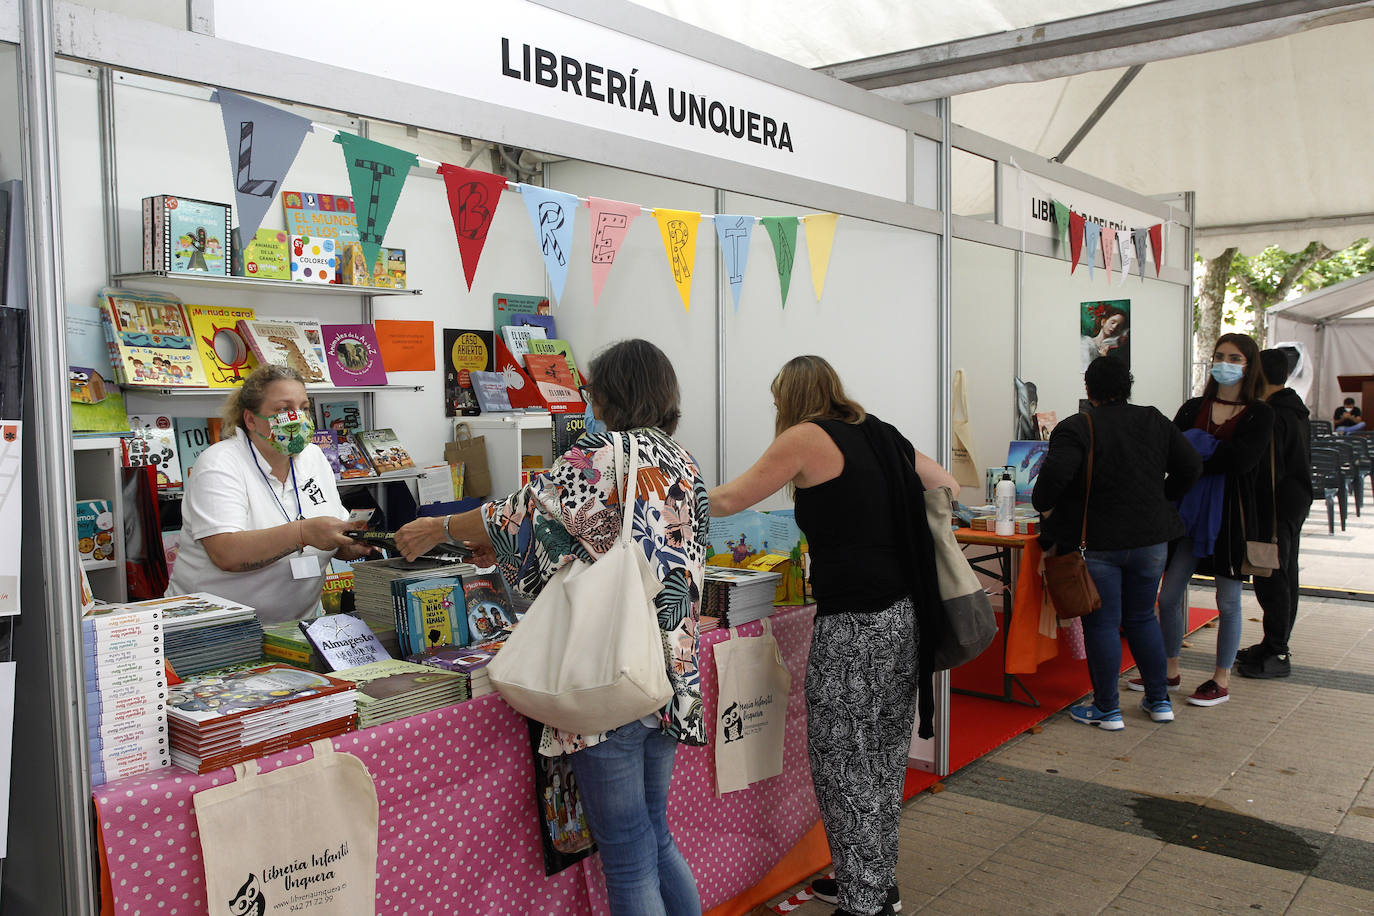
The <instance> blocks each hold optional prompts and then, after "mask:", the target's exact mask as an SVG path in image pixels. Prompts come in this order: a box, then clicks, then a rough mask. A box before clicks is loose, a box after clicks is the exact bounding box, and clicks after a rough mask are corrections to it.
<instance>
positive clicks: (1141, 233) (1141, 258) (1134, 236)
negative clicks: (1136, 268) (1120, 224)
mask: <svg viewBox="0 0 1374 916" xmlns="http://www.w3.org/2000/svg"><path fill="white" fill-rule="evenodd" d="M1148 234H1149V233H1148V231H1147V230H1145V229H1132V230H1131V243H1132V244H1133V245H1135V259H1136V263H1138V264H1139V265H1140V282H1141V283H1144V282H1145V237H1146V236H1147V235H1148Z"/></svg>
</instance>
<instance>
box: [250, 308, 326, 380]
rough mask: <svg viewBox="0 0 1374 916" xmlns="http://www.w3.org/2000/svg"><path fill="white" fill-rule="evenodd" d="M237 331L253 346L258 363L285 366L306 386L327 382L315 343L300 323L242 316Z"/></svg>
mask: <svg viewBox="0 0 1374 916" xmlns="http://www.w3.org/2000/svg"><path fill="white" fill-rule="evenodd" d="M238 330H239V333H240V334H242V335H243V339H244V340H245V341H247V342H248V346H250V347H252V348H253V355H254V356H256V357H257V358H258V362H260V363H267V364H269V365H282V366H289V367H291V368H292V369H295V370H296V371H297V372H299V373H300V374H301V377H302V378H304V379H305V386H306V387H307V388H310V387H315V388H320V387H326V386H329V385H331V382H330V379H329V370H328V369H326V368H325V366H324V364H323V363H321V362H320V360H319V357H318V356H316V355H315V346H314V344H312V343H311V342H310V340H309V339H308V338H307V337H306V336H305V331H304V330H303V329H302V328H301V326H300V325H298V324H296V323H295V322H292V321H267V320H264V319H245V320H242V321H240V322H239V323H238Z"/></svg>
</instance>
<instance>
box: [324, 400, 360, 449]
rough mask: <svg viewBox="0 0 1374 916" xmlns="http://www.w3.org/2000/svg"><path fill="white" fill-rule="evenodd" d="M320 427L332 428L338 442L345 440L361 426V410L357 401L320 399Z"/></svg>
mask: <svg viewBox="0 0 1374 916" xmlns="http://www.w3.org/2000/svg"><path fill="white" fill-rule="evenodd" d="M319 408H320V423H319V428H320V429H332V430H334V432H336V433H338V434H339V441H340V442H347V441H349V438H350V437H351V436H352V435H353V433H355V432H357V431H358V430H360V429H362V427H363V411H362V407H361V406H360V405H359V403H358V402H357V401H353V400H348V401H320V402H319Z"/></svg>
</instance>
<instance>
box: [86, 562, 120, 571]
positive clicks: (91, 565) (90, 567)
mask: <svg viewBox="0 0 1374 916" xmlns="http://www.w3.org/2000/svg"><path fill="white" fill-rule="evenodd" d="M116 565H118V564H116V563H115V561H114V560H82V561H81V568H82V569H84V570H86V572H88V573H90V572H95V571H96V570H97V569H114V568H115V566H116Z"/></svg>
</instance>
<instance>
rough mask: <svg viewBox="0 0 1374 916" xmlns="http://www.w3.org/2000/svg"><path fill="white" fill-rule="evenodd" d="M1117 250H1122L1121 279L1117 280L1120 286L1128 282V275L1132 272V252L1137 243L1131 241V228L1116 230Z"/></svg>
mask: <svg viewBox="0 0 1374 916" xmlns="http://www.w3.org/2000/svg"><path fill="white" fill-rule="evenodd" d="M1116 250H1117V251H1119V252H1121V279H1120V280H1119V281H1117V285H1118V286H1120V285H1122V284H1124V283H1125V282H1126V277H1127V275H1128V274H1130V272H1131V257H1132V254H1131V253H1132V252H1133V251H1134V250H1135V243H1134V242H1132V241H1131V230H1129V229H1118V230H1117V231H1116Z"/></svg>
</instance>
